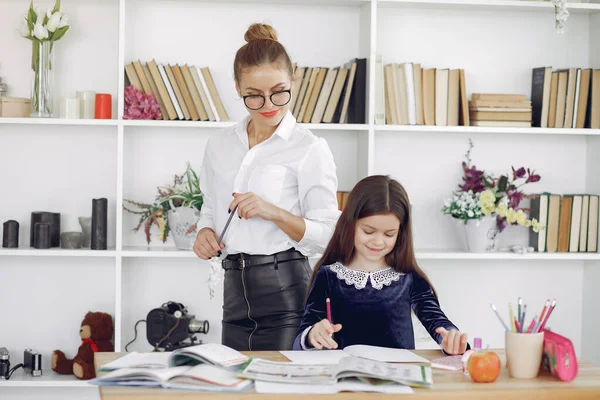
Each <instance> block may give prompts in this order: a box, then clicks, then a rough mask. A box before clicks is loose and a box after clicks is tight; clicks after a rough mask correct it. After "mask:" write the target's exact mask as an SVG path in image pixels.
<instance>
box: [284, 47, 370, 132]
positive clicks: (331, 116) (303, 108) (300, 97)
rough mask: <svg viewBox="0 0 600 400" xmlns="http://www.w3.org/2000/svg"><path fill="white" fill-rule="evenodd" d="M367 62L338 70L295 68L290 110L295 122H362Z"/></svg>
mask: <svg viewBox="0 0 600 400" xmlns="http://www.w3.org/2000/svg"><path fill="white" fill-rule="evenodd" d="M366 88H367V59H366V58H355V59H353V60H351V61H350V62H348V63H346V64H344V65H343V66H341V67H333V68H330V67H296V68H295V71H294V83H293V88H292V93H294V94H295V95H294V96H292V100H291V102H290V111H291V112H292V114H293V115H294V117H295V118H296V121H298V122H305V123H313V124H319V123H340V124H344V123H349V124H364V123H366V113H365V110H366V95H367V92H366Z"/></svg>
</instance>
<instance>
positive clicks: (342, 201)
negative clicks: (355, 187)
mask: <svg viewBox="0 0 600 400" xmlns="http://www.w3.org/2000/svg"><path fill="white" fill-rule="evenodd" d="M348 195H350V192H337V202H338V210H340V211H344V207H345V206H346V202H347V201H348Z"/></svg>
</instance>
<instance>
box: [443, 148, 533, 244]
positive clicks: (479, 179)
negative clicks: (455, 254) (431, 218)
mask: <svg viewBox="0 0 600 400" xmlns="http://www.w3.org/2000/svg"><path fill="white" fill-rule="evenodd" d="M472 149H473V142H472V141H471V140H470V139H469V150H468V151H467V153H466V154H465V156H466V161H463V163H462V168H463V173H464V174H463V177H462V180H463V183H462V184H461V185H458V186H459V190H457V191H455V192H454V193H453V197H452V198H450V199H446V200H445V202H444V205H443V206H442V212H443V213H444V214H446V215H450V216H452V217H453V218H455V219H456V220H457V222H459V223H460V225H461V226H462V229H463V232H462V233H460V234H459V237H460V238H461V239H462V241H463V245H464V247H465V248H466V250H467V251H475V252H478V251H492V250H495V249H496V238H497V235H498V234H499V233H500V232H502V231H503V230H504V229H505V228H506V226H507V224H509V223H510V224H511V225H520V226H524V227H527V228H532V229H533V230H534V232H539V230H540V229H543V227H542V226H540V224H539V222H538V221H537V220H536V219H535V218H532V219H529V218H528V217H527V213H526V212H527V211H528V210H527V209H525V208H520V207H519V205H520V203H521V200H523V199H524V198H525V197H527V195H525V194H524V193H523V191H522V189H521V188H522V187H523V186H524V185H526V184H528V183H534V182H538V181H539V180H540V179H541V177H540V175H537V174H536V173H535V172H534V171H532V170H530V169H529V168H528V169H525V168H524V167H521V168H519V169H517V170H515V169H514V168H512V173H511V174H505V175H501V176H500V177H499V178H495V177H493V176H492V175H491V174H487V173H486V172H484V171H483V170H478V169H477V168H476V167H475V166H474V165H472V164H471V150H472ZM492 221H494V223H492ZM459 229H461V228H460V227H459Z"/></svg>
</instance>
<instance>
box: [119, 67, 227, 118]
mask: <svg viewBox="0 0 600 400" xmlns="http://www.w3.org/2000/svg"><path fill="white" fill-rule="evenodd" d="M125 78H126V79H125V83H126V86H129V85H133V86H134V87H135V88H136V89H137V90H139V91H140V92H143V93H146V94H148V93H152V94H153V95H154V97H155V98H156V100H157V102H158V104H159V106H160V111H161V115H162V118H163V119H164V120H187V121H229V116H228V114H227V111H226V110H225V107H224V106H223V103H222V102H221V98H220V97H219V92H218V91H217V87H216V85H215V82H214V80H213V78H212V75H211V73H210V69H209V68H208V67H197V66H193V65H192V66H188V65H187V64H185V65H181V66H180V65H179V64H174V65H171V64H163V63H157V62H156V61H155V60H154V59H153V60H151V61H148V62H147V63H145V64H142V63H141V62H140V61H139V60H137V61H133V62H131V63H129V64H127V65H126V66H125Z"/></svg>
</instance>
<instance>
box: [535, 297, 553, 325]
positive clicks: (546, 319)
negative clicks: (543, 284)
mask: <svg viewBox="0 0 600 400" xmlns="http://www.w3.org/2000/svg"><path fill="white" fill-rule="evenodd" d="M554 307H556V299H554V300H552V305H551V306H550V308H549V309H548V312H547V313H546V315H545V316H544V321H543V322H542V323H541V324H540V327H539V328H538V330H537V332H541V331H542V330H543V329H544V327H545V326H546V322H548V318H550V314H552V311H553V310H554Z"/></svg>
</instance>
